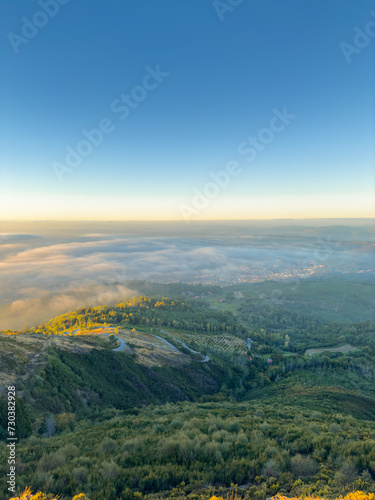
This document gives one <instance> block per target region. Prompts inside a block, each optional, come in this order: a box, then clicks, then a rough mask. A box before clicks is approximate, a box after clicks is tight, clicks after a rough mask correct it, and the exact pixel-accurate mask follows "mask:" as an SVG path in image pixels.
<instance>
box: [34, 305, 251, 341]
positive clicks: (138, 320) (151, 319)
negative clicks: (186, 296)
mask: <svg viewBox="0 0 375 500" xmlns="http://www.w3.org/2000/svg"><path fill="white" fill-rule="evenodd" d="M109 324H111V325H122V326H128V327H129V326H134V325H146V326H151V327H152V326H155V327H166V328H173V329H176V330H185V331H190V332H199V333H207V334H215V333H223V332H226V333H234V334H238V335H245V334H246V328H244V327H243V326H242V325H241V324H240V323H239V322H238V321H237V320H236V318H235V317H234V316H233V314H232V313H231V312H220V311H215V310H213V309H210V308H209V307H207V306H206V305H204V304H202V303H199V304H198V303H191V302H189V301H186V302H181V301H178V300H172V299H168V298H160V299H156V298H150V297H136V298H132V299H129V300H126V301H124V302H121V303H119V304H117V305H115V306H107V305H103V306H99V307H87V308H81V309H78V310H77V311H75V312H73V313H69V314H64V315H62V316H58V317H57V318H54V319H53V320H51V321H49V322H48V323H46V324H43V325H41V326H39V327H37V328H35V329H33V332H35V333H62V332H64V331H73V330H75V329H81V328H82V329H90V328H93V327H95V326H103V325H109Z"/></svg>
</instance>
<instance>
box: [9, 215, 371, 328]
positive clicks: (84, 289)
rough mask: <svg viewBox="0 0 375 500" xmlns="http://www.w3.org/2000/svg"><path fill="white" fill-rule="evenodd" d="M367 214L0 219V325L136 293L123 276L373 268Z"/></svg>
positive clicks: (224, 277)
mask: <svg viewBox="0 0 375 500" xmlns="http://www.w3.org/2000/svg"><path fill="white" fill-rule="evenodd" d="M374 235H375V223H374V220H371V219H365V220H364V219H361V220H359V219H356V220H353V219H352V220H342V219H341V220H327V219H325V220H311V221H306V220H304V221H298V220H294V221H293V220H290V221H286V220H283V221H225V222H194V223H193V222H190V223H185V222H163V223H161V222H153V223H151V222H149V223H140V222H133V223H131V222H124V223H121V222H0V279H1V288H0V329H2V330H3V329H7V328H10V329H16V328H24V327H25V326H26V325H28V326H33V325H36V324H38V323H40V322H42V321H46V320H48V319H50V318H51V317H53V316H56V315H58V314H62V313H64V312H67V311H69V310H73V309H75V308H77V307H81V306H86V305H98V304H111V303H114V302H116V301H118V300H120V299H123V298H126V297H128V296H131V295H135V294H137V290H134V289H131V288H129V284H128V282H129V280H151V281H159V282H163V283H166V282H172V281H184V282H189V283H215V284H222V285H226V284H230V283H238V282H244V281H245V282H252V281H255V280H258V281H259V280H263V279H295V277H303V278H308V277H309V276H310V274H311V273H313V275H314V276H325V275H329V274H330V273H365V274H366V273H368V275H369V276H370V275H371V276H374V269H375V259H374V251H375V236H374Z"/></svg>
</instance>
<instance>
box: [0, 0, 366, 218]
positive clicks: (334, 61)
mask: <svg viewBox="0 0 375 500" xmlns="http://www.w3.org/2000/svg"><path fill="white" fill-rule="evenodd" d="M61 2H62V3H64V2H65V4H64V5H63V4H56V1H55V0H50V1H49V2H47V0H39V2H38V1H35V0H18V1H17V2H14V0H3V2H2V4H1V16H0V46H1V56H2V79H1V84H0V85H1V87H0V88H1V136H2V137H1V158H0V159H1V171H0V174H1V179H0V183H1V184H0V219H2V220H12V219H96V220H98V219H104V220H106V219H120V220H123V219H131V220H140V219H146V220H153V219H184V218H185V219H186V218H191V219H231V218H236V219H245V218H279V217H292V218H303V217H373V216H374V196H373V193H374V171H373V167H374V130H375V128H374V98H373V94H374V54H375V22H374V23H373V25H368V23H369V22H371V21H375V2H374V1H369V0H362V1H353V0H329V1H327V0H315V1H314V2H302V1H301V0H283V1H281V0H244V1H243V2H240V1H239V0H236V1H234V0H222V2H216V3H215V1H211V0H207V1H206V0H186V1H181V0H180V1H178V0H117V1H116V0H106V1H105V2H104V1H103V2H102V1H94V0H70V1H67V0H64V2H63V0H61ZM235 3H237V4H238V5H237V6H236V7H230V4H235ZM42 4H45V6H44V9H45V10H44V11H43V9H42V6H41V5H42ZM225 4H226V5H229V7H227V9H225V7H224V5H225ZM56 5H57V7H56ZM224 9H225V10H224ZM371 10H373V12H374V15H372V14H371ZM45 11H48V13H46V14H41V12H45ZM57 11H58V12H57ZM43 24H44V25H43ZM35 25H39V27H38V26H36V27H35ZM366 26H369V28H368V29H369V32H370V33H371V37H368V39H367V41H366V39H365V40H363V38H362V39H361V38H360V39H358V40H357V41H356V42H355V40H354V38H355V35H356V31H355V27H358V28H360V29H361V30H364V29H365V27H366ZM371 30H372V31H371ZM357 33H358V31H357ZM372 33H374V34H372ZM342 42H345V43H347V44H351V46H352V47H354V49H355V51H353V52H352V53H351V54H349V55H348V51H349V53H350V52H351V49H348V48H347V47H346V54H344V53H343V47H342V45H341V46H340V44H342ZM355 43H357V45H361V48H358V46H355ZM348 59H350V62H349V61H348ZM129 96H130V97H129ZM285 110H286V111H285ZM280 115H281V118H280ZM288 115H292V117H289V118H288ZM98 127H102V129H103V131H104V130H105V132H100V135H98V134H96V135H95V134H94V135H91V141H96V142H97V143H98V142H100V144H97V145H92V144H91V143H87V140H88V139H87V137H85V135H84V133H83V132H82V131H83V130H86V131H87V134H88V131H91V130H93V129H98ZM270 127H271V128H272V130H273V131H272V130H271V129H270ZM265 129H266V130H265ZM249 137H250V138H251V137H253V138H255V141H256V143H255V146H254V143H253V145H249V143H248V141H249V140H253V139H249ZM82 141H86V142H84V143H82ZM78 145H80V148H81V149H80V148H78V149H80V151H81V153H82V154H81V155H79V156H78V157H77V146H78ZM66 148H68V150H69V151H70V152H71V151H72V150H74V151H75V152H76V155H75V157H74V158H73V159H72V156H71V155H70V157H68V158H67V149H66ZM69 148H72V149H69ZM88 151H89V153H88V154H87V152H88ZM254 152H255V154H254ZM77 158H78V159H77ZM249 160H251V161H249ZM74 162H75V164H77V166H74ZM228 163H229V165H232V167H233V169H232V170H231V171H230V173H227V174H225V175H223V174H222V175H221V177H220V176H219V177H220V179H221V180H220V179H219V180H217V177H216V180H213V179H212V173H216V174H217V173H218V172H219V171H222V170H223V169H225V168H227V169H228ZM233 165H234V166H233ZM53 167H55V169H54V168H53ZM229 169H230V167H229ZM56 171H57V173H58V175H56ZM210 172H211V176H210Z"/></svg>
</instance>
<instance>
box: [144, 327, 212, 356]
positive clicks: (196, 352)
mask: <svg viewBox="0 0 375 500" xmlns="http://www.w3.org/2000/svg"><path fill="white" fill-rule="evenodd" d="M160 333H165V334H166V335H169V334H168V333H167V332H166V331H164V330H160ZM151 335H152V336H153V337H157V338H158V339H160V340H162V341H163V342H164V343H165V344H167V345H169V346H170V347H172V348H173V349H174V350H175V351H177V352H180V351H179V350H178V349H177V348H176V347H175V346H174V345H172V344H171V343H170V342H168V340H165V339H163V337H159V335H154V334H152V333H151ZM172 339H173V340H175V341H176V342H179V343H180V344H181V345H182V347H185V349H187V350H188V351H190V352H192V353H194V354H199V355H200V356H203V359H202V361H201V362H202V363H207V362H208V361H210V357H209V356H207V355H204V354H202V353H200V352H198V351H194V350H193V349H190V347H188V346H187V345H186V344H185V342H182V340H178V339H176V338H175V337H172Z"/></svg>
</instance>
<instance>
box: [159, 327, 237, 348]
mask: <svg viewBox="0 0 375 500" xmlns="http://www.w3.org/2000/svg"><path fill="white" fill-rule="evenodd" d="M168 332H169V333H170V335H171V336H173V337H175V338H176V339H178V340H181V341H182V342H185V344H186V345H188V346H189V347H190V348H192V349H196V350H197V351H199V350H200V349H204V348H209V349H214V350H216V351H221V352H234V353H241V354H246V351H247V346H246V344H245V342H244V341H243V340H242V339H240V338H238V337H236V336H235V335H230V334H217V335H199V334H196V333H185V332H179V331H172V330H168Z"/></svg>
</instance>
